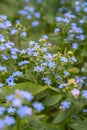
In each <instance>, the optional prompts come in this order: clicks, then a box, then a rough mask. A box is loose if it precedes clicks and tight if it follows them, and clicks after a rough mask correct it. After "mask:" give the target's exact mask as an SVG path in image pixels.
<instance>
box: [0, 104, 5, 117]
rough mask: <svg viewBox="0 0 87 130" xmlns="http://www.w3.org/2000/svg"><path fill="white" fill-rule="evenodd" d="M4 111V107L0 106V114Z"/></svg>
mask: <svg viewBox="0 0 87 130" xmlns="http://www.w3.org/2000/svg"><path fill="white" fill-rule="evenodd" d="M4 112H5V107H2V106H0V115H3V114H4Z"/></svg>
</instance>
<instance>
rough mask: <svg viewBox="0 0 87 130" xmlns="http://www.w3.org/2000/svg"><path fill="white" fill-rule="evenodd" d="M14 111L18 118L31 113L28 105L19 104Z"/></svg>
mask: <svg viewBox="0 0 87 130" xmlns="http://www.w3.org/2000/svg"><path fill="white" fill-rule="evenodd" d="M16 113H17V114H18V115H19V117H20V118H24V117H26V116H31V115H32V108H31V107H28V106H21V107H19V108H18V110H17V111H16Z"/></svg>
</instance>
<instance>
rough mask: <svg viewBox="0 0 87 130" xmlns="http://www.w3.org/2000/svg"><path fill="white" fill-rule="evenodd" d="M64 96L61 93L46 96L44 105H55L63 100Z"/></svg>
mask: <svg viewBox="0 0 87 130" xmlns="http://www.w3.org/2000/svg"><path fill="white" fill-rule="evenodd" d="M62 97H63V96H62V95H60V94H57V95H53V96H51V95H50V96H48V97H47V98H46V100H45V101H44V105H45V106H52V105H55V104H56V103H58V102H59V101H60V100H61V98H62Z"/></svg>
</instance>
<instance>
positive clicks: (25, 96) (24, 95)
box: [20, 91, 33, 101]
mask: <svg viewBox="0 0 87 130" xmlns="http://www.w3.org/2000/svg"><path fill="white" fill-rule="evenodd" d="M20 94H21V95H22V97H23V98H25V99H26V100H27V101H31V100H32V99H33V96H32V94H31V93H29V92H27V91H20Z"/></svg>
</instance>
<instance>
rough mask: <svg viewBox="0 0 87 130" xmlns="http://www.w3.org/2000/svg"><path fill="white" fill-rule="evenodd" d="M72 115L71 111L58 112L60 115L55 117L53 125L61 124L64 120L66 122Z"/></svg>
mask: <svg viewBox="0 0 87 130" xmlns="http://www.w3.org/2000/svg"><path fill="white" fill-rule="evenodd" d="M69 115H70V110H60V111H59V112H58V115H57V116H56V117H55V119H54V120H53V123H54V124H56V123H60V122H62V121H63V120H65V119H66V118H67V117H68V116H69Z"/></svg>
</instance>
